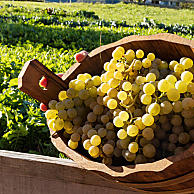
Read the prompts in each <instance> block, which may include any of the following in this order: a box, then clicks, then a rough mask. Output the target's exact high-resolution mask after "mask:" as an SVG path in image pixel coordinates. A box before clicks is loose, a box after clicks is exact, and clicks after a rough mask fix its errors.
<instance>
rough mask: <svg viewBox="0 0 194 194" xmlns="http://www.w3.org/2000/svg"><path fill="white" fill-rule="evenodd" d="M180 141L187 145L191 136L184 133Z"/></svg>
mask: <svg viewBox="0 0 194 194" xmlns="http://www.w3.org/2000/svg"><path fill="white" fill-rule="evenodd" d="M178 140H179V143H181V144H187V143H189V140H190V135H189V134H188V133H186V132H182V133H180V134H179V137H178Z"/></svg>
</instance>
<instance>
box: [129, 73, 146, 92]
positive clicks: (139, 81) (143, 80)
mask: <svg viewBox="0 0 194 194" xmlns="http://www.w3.org/2000/svg"><path fill="white" fill-rule="evenodd" d="M135 82H136V84H137V85H141V84H143V83H144V82H146V78H145V77H143V76H137V77H136V79H135ZM132 90H133V88H132Z"/></svg>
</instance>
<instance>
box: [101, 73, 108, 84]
mask: <svg viewBox="0 0 194 194" xmlns="http://www.w3.org/2000/svg"><path fill="white" fill-rule="evenodd" d="M100 80H101V82H102V83H103V82H104V83H105V82H107V81H108V80H107V75H106V74H105V73H103V74H102V75H101V76H100Z"/></svg>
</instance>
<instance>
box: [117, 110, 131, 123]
mask: <svg viewBox="0 0 194 194" xmlns="http://www.w3.org/2000/svg"><path fill="white" fill-rule="evenodd" d="M119 118H120V119H121V120H122V121H127V120H128V119H129V114H128V112H126V111H121V112H120V113H119Z"/></svg>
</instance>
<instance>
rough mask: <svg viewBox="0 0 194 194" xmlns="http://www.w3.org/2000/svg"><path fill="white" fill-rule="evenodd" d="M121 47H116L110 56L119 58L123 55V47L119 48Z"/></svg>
mask: <svg viewBox="0 0 194 194" xmlns="http://www.w3.org/2000/svg"><path fill="white" fill-rule="evenodd" d="M120 48H121V47H117V48H116V49H115V50H114V51H113V52H112V57H113V58H114V59H115V60H119V59H121V58H122V56H123V55H124V52H125V51H124V52H123V49H120ZM122 48H123V47H122Z"/></svg>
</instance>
